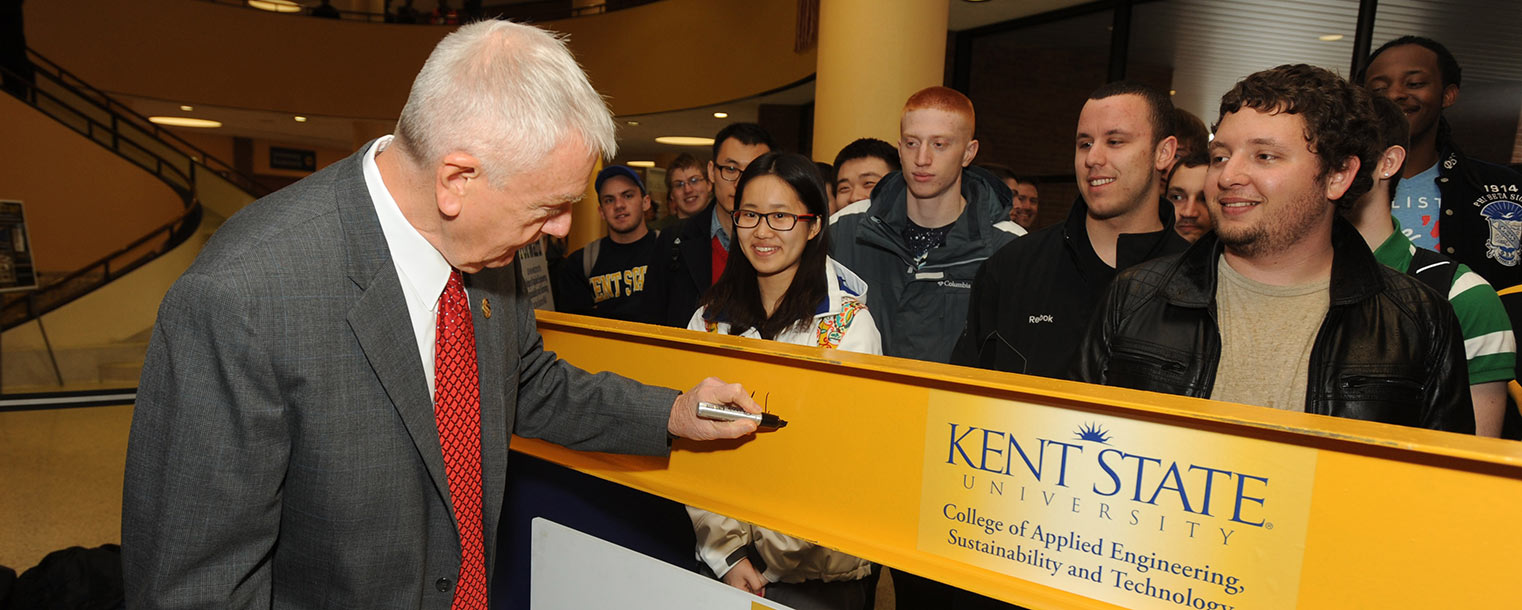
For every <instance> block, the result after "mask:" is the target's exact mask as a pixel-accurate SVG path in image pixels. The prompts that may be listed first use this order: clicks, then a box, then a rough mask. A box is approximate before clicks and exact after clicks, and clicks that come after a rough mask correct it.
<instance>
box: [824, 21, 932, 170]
mask: <svg viewBox="0 0 1522 610" xmlns="http://www.w3.org/2000/svg"><path fill="white" fill-rule="evenodd" d="M947 11H948V0H912V1H907V0H893V1H890V2H883V1H882V0H820V2H819V59H818V77H817V80H816V81H815V85H814V159H816V160H819V161H823V162H825V163H829V162H832V161H834V160H835V153H838V152H840V149H841V148H842V147H844V146H845V145H846V144H850V143H851V141H852V140H855V139H857V138H865V137H872V138H880V139H882V140H886V141H888V142H891V143H895V144H896V143H897V142H898V118H899V117H898V115H899V111H900V110H902V109H903V107H904V101H905V100H907V99H909V96H910V95H911V94H913V93H914V92H915V91H919V90H920V89H924V88H925V87H929V86H932V85H939V84H942V82H943V80H944V73H945V68H946V16H947Z"/></svg>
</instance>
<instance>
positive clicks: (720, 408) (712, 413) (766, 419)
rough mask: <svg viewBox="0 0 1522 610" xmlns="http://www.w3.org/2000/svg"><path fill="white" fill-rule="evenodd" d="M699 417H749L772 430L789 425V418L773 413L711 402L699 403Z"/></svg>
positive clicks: (719, 419)
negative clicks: (753, 411)
mask: <svg viewBox="0 0 1522 610" xmlns="http://www.w3.org/2000/svg"><path fill="white" fill-rule="evenodd" d="M698 417H701V418H703V419H709V420H714V421H735V420H737V419H748V420H751V421H753V422H756V425H757V427H761V428H769V429H772V430H776V429H778V428H782V427H785V426H787V420H784V419H782V418H780V417H777V416H776V415H773V414H771V413H750V412H748V411H745V410H744V409H737V408H735V407H731V406H728V405H716V404H713V403H711V402H700V403H698Z"/></svg>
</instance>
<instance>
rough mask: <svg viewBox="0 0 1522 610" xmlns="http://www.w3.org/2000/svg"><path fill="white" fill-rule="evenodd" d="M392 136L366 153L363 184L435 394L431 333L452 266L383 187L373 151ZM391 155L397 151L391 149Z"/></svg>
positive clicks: (383, 183)
mask: <svg viewBox="0 0 1522 610" xmlns="http://www.w3.org/2000/svg"><path fill="white" fill-rule="evenodd" d="M391 138H392V136H389V135H388V136H383V137H381V138H380V139H378V140H376V141H375V145H374V146H371V147H370V150H368V151H366V152H365V160H364V162H363V166H364V172H365V187H366V188H368V189H370V201H372V202H374V203H375V216H376V217H377V218H379V219H380V226H381V233H384V234H385V236H386V248H387V249H388V250H390V251H391V264H393V265H395V266H396V276H397V278H399V279H401V282H402V294H403V295H406V297H407V315H408V316H409V317H410V318H411V319H412V336H413V337H414V338H416V339H417V351H418V359H419V360H421V361H422V363H423V376H424V378H425V379H427V381H428V396H429V397H430V398H432V397H433V395H434V389H433V364H434V334H435V333H436V332H437V330H438V322H437V314H438V307H439V297H440V296H442V295H443V294H444V286H445V285H446V284H448V283H449V273H450V272H451V271H452V269H451V268H450V267H449V262H448V261H446V260H444V255H443V254H440V253H439V251H438V250H437V249H436V248H434V247H433V244H430V243H428V240H427V239H424V238H423V234H421V233H418V230H417V228H416V227H413V226H412V223H410V222H407V217H405V216H402V209H401V208H400V207H398V206H397V204H396V198H394V197H392V196H391V192H390V191H389V190H387V189H386V183H385V181H384V180H382V179H381V174H380V166H378V165H376V164H375V155H376V153H378V152H380V151H382V150H385V149H386V147H387V146H390V145H391ZM392 154H400V153H397V152H393V153H392Z"/></svg>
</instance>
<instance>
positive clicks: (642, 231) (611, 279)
mask: <svg viewBox="0 0 1522 610" xmlns="http://www.w3.org/2000/svg"><path fill="white" fill-rule="evenodd" d="M596 185H597V211H598V213H599V214H601V215H602V219H603V222H605V223H607V225H608V236H607V237H604V238H602V239H599V240H597V241H594V242H592V243H590V244H587V247H585V248H582V249H580V250H577V251H575V252H572V253H571V254H570V256H567V257H566V259H565V261H564V262H563V263H561V265H560V267H559V269H558V270H556V272H555V284H554V289H555V306H556V309H558V310H560V311H563V312H567V313H577V314H584V315H591V316H598V317H603V318H614V319H618V320H628V321H631V322H647V323H652V324H654V323H657V322H658V320H657V318H658V316H657V315H656V312H655V311H654V309H653V307H652V303H651V299H650V298H649V297H648V294H649V293H648V292H647V291H646V290H645V286H646V284H645V275H646V272H647V271H649V269H650V267H651V263H652V262H653V260H654V258H655V241H656V232H654V231H651V230H649V228H647V227H646V226H645V212H646V211H648V210H649V209H650V195H649V194H647V193H646V192H645V184H644V182H643V181H641V180H640V178H639V174H637V173H635V172H634V170H632V169H630V168H628V167H627V166H623V165H610V166H608V167H606V168H603V170H602V171H601V172H598V173H597V182H596Z"/></svg>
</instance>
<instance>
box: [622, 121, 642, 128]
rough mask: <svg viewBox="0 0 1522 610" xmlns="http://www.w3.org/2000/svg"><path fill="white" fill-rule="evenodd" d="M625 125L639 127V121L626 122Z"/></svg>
mask: <svg viewBox="0 0 1522 610" xmlns="http://www.w3.org/2000/svg"><path fill="white" fill-rule="evenodd" d="M624 124H625V125H628V126H630V127H638V126H639V121H624Z"/></svg>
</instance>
